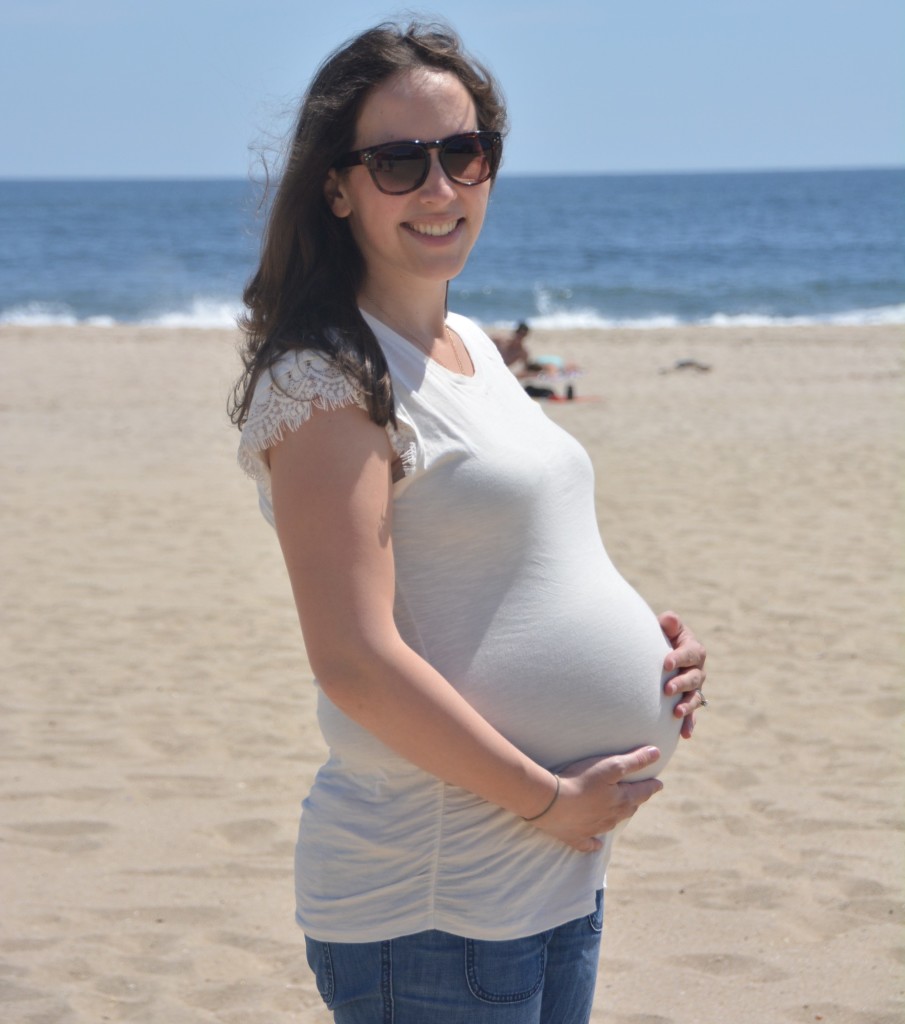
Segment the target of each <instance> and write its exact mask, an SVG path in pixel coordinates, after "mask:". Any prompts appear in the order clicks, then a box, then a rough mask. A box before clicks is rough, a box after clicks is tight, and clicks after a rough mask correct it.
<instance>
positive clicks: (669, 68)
mask: <svg viewBox="0 0 905 1024" xmlns="http://www.w3.org/2000/svg"><path fill="white" fill-rule="evenodd" d="M415 9H417V10H419V11H422V12H425V13H433V14H439V15H440V16H445V17H446V18H447V19H448V20H449V21H450V22H451V23H452V24H453V26H454V27H455V28H456V29H458V31H459V32H460V33H461V34H462V36H463V38H464V39H465V42H466V44H467V46H468V47H469V49H471V50H472V51H473V52H474V53H476V54H477V55H478V56H480V57H481V58H482V59H484V60H485V61H486V62H487V63H488V64H490V66H491V67H492V68H493V70H494V71H495V72H496V74H497V75H498V77H499V78H500V80H501V81H502V84H503V88H504V91H505V93H506V95H507V97H508V100H509V107H510V115H511V120H512V132H511V135H510V139H509V143H508V146H507V154H506V164H505V170H506V171H507V172H509V173H544V172H551V173H559V172H584V173H593V172H614V171H615V172H620V171H671V170H724V169H773V168H802V167H807V168H810V167H866V166H891V165H899V166H902V165H905V3H903V2H902V0H584V2H581V0H555V2H546V3H533V2H531V0H521V2H515V0H456V3H454V4H449V5H442V6H440V5H434V6H432V7H429V6H424V7H416V8H415ZM399 10H400V8H398V7H393V6H385V5H382V4H379V3H368V2H363V0H319V2H317V3H310V2H306V0H294V2H292V3H286V2H277V0H244V2H238V0H220V2H215V0H178V2H177V0H135V2H130V0H4V2H3V4H2V6H0V39H2V54H3V59H2V61H0V95H2V96H3V101H2V103H0V139H2V143H0V177H6V178H10V177H233V176H244V175H245V174H246V173H247V172H248V168H249V162H250V155H249V147H250V146H255V145H260V144H262V143H266V141H267V139H268V138H273V137H274V136H275V135H278V134H280V133H281V132H282V131H283V130H284V129H285V127H286V126H287V120H286V116H285V115H286V111H287V110H291V108H292V105H293V103H294V100H295V99H296V97H298V96H299V95H300V94H301V92H302V91H303V89H304V87H305V85H306V83H307V81H308V79H309V77H310V75H311V73H312V72H313V70H314V69H315V67H316V66H317V65H318V63H319V62H320V61H321V59H322V58H323V57H324V56H325V55H326V54H327V53H328V52H329V51H330V50H332V49H333V48H334V47H335V46H336V45H338V44H339V43H340V42H342V41H343V40H344V39H346V38H347V37H348V36H350V35H352V34H354V33H355V32H357V31H359V30H361V29H362V28H365V27H367V26H369V25H371V24H374V23H375V22H377V21H380V20H382V19H384V18H386V17H390V16H393V15H395V14H397V13H398V12H399Z"/></svg>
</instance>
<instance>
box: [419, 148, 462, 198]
mask: <svg viewBox="0 0 905 1024" xmlns="http://www.w3.org/2000/svg"><path fill="white" fill-rule="evenodd" d="M428 152H429V155H430V166H429V167H428V171H427V177H426V178H425V180H424V184H423V185H422V186H421V188H420V189H419V190H418V194H419V196H420V197H421V198H422V199H433V198H434V197H436V198H437V199H443V200H446V199H448V198H449V197H450V196H455V195H456V185H455V182H454V181H453V180H452V179H451V178H450V177H448V176H447V174H446V171H444V170H443V167H442V166H441V164H440V150H439V148H434V147H431V149H430V150H429V151H428Z"/></svg>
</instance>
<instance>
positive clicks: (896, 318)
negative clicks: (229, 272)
mask: <svg viewBox="0 0 905 1024" xmlns="http://www.w3.org/2000/svg"><path fill="white" fill-rule="evenodd" d="M239 311H240V306H239V304H238V302H236V303H230V302H225V301H223V300H222V299H210V298H204V297H198V298H196V299H194V300H193V301H192V302H190V303H189V304H188V305H186V306H184V307H182V308H179V309H174V310H169V311H166V312H161V313H156V314H153V315H148V316H144V317H141V318H140V319H137V320H117V319H116V318H115V317H112V316H108V315H96V316H90V317H79V316H76V314H75V313H74V312H73V311H72V309H71V308H69V307H68V306H66V305H63V304H55V303H40V302H32V303H27V304H24V305H19V306H11V307H9V308H8V309H5V310H0V324H10V325H15V326H22V327H45V326H48V327H54V326H59V327H67V326H75V325H78V324H84V325H87V326H89V327H113V326H115V325H116V324H117V323H136V324H139V325H141V326H148V327H161V328H172V329H179V328H193V327H198V328H203V327H207V328H217V327H226V328H233V327H235V326H236V317H237V316H238V314H239ZM457 312H465V313H467V310H462V309H460V310H457ZM516 319H517V318H516V317H513V318H512V319H511V320H506V319H503V318H499V317H497V318H493V319H491V318H487V317H485V318H483V322H484V323H485V326H487V327H500V328H504V327H511V326H512V325H513V324H514V323H515V320H516ZM527 322H528V324H529V325H530V326H531V327H534V328H536V329H538V330H557V331H568V330H612V329H615V328H620V329H623V330H632V329H636V330H655V329H657V328H669V327H678V326H681V325H683V324H685V325H690V326H696V325H700V326H708V327H776V326H780V327H786V326H792V327H794V326H799V325H803V326H808V325H816V324H841V325H849V326H853V327H858V326H865V325H872V324H905V303H903V304H901V305H896V306H879V307H875V308H872V309H854V310H849V311H846V312H841V313H827V314H824V315H822V316H767V315H764V314H760V313H733V314H729V313H714V314H712V315H711V316H708V317H704V318H701V319H698V320H688V319H683V318H681V317H677V316H673V315H669V314H652V315H650V316H641V317H611V316H604V315H603V314H601V313H598V312H597V311H596V310H594V309H571V310H570V309H558V310H557V309H554V308H552V304H549V305H548V306H547V309H546V310H545V311H544V312H541V313H538V315H536V316H530V315H529V316H528V317H527Z"/></svg>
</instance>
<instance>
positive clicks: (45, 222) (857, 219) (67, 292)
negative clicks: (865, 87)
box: [0, 169, 905, 328]
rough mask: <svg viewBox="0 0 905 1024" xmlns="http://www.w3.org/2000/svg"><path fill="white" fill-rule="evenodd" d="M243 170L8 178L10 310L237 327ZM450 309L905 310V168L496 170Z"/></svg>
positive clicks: (247, 259)
mask: <svg viewBox="0 0 905 1024" xmlns="http://www.w3.org/2000/svg"><path fill="white" fill-rule="evenodd" d="M259 198H260V196H259V194H258V191H257V187H256V186H255V185H254V184H253V183H251V182H248V181H241V180H230V181H183V182H180V181H69V182H67V181H29V182H25V181H22V182H19V181H0V323H26V324H53V323H67V324H68V323H90V324H96V325H105V324H114V323H140V324H155V325H161V326H169V327H173V328H179V327H184V326H221V325H227V326H228V325H231V324H232V323H234V321H235V317H236V315H237V313H238V312H239V310H240V309H241V291H242V287H243V284H244V282H245V281H246V280H247V278H248V277H249V275H250V274H251V272H252V270H253V268H254V265H255V258H256V254H257V250H258V244H259V236H260V231H261V227H262V220H261V215H260V211H259ZM450 306H451V308H453V309H456V310H457V311H459V312H463V313H466V314H468V315H470V316H472V317H474V318H476V319H477V320H479V321H480V322H482V323H484V324H488V325H489V324H502V323H510V322H513V321H515V320H519V319H526V320H528V321H529V323H531V324H532V325H533V326H538V327H541V326H542V327H570V326H598V327H606V326H617V325H618V326H657V325H664V326H665V325H670V324H678V323H705V324H706V323H713V324H721V323H789V322H792V323H815V322H842V323H905V169H893V170H866V171H817V172H773V173H727V174H671V175H670V174H657V175H597V176H588V177H580V176H574V177H573V176H556V177H506V176H501V177H500V179H499V181H498V182H497V185H496V187H495V189H494V192H493V195H492V197H491V204H490V209H489V212H488V216H487V221H486V224H485V228H484V232H483V234H482V237H481V239H480V241H479V243H478V245H477V247H476V249H475V251H474V253H473V254H472V257H471V259H470V261H469V264H468V266H467V267H466V269H465V271H464V272H463V273H462V274H461V275H460V276H459V277H458V278H457V279H456V280H455V281H454V282H453V283H452V285H451V289H450Z"/></svg>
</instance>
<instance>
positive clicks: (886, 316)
mask: <svg viewBox="0 0 905 1024" xmlns="http://www.w3.org/2000/svg"><path fill="white" fill-rule="evenodd" d="M513 322H514V321H502V320H498V321H495V322H494V323H492V324H489V325H488V326H490V327H494V328H496V327H499V328H508V327H511V326H512V324H513ZM526 322H527V323H528V325H529V326H530V327H534V328H537V329H538V330H558V331H567V330H579V329H584V330H612V329H614V328H620V329H623V330H633V329H635V330H655V329H657V328H668V327H679V326H681V325H687V326H705V327H795V326H808V325H818V324H842V325H850V326H854V327H858V326H868V325H872V324H905V303H903V304H902V305H898V306H879V307H876V308H873V309H853V310H849V311H846V312H842V313H826V314H824V315H823V316H767V315H764V314H761V313H731V314H730V313H714V314H712V315H711V316H708V317H702V318H700V319H697V320H692V319H682V318H681V317H677V316H672V315H668V314H653V315H651V316H642V317H608V316H603V315H601V314H600V313H598V312H596V311H595V310H593V309H582V310H559V311H552V310H551V311H548V312H544V313H541V314H539V315H537V316H528V317H527V318H526Z"/></svg>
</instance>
